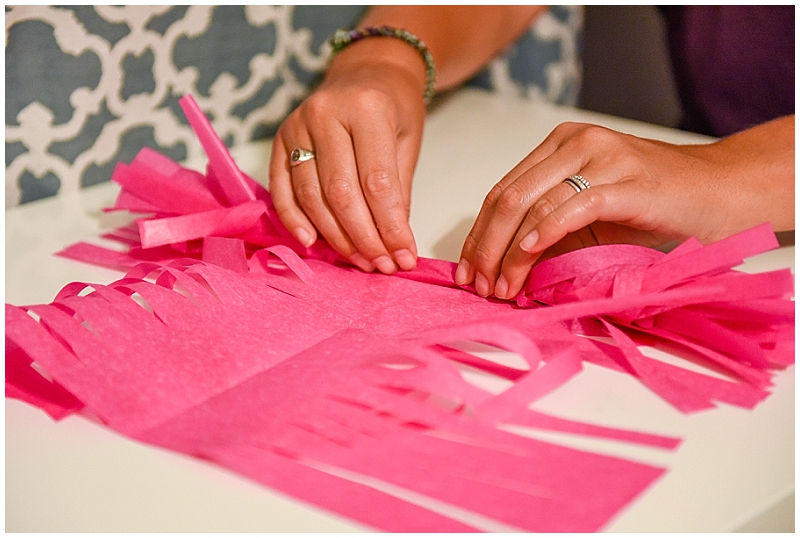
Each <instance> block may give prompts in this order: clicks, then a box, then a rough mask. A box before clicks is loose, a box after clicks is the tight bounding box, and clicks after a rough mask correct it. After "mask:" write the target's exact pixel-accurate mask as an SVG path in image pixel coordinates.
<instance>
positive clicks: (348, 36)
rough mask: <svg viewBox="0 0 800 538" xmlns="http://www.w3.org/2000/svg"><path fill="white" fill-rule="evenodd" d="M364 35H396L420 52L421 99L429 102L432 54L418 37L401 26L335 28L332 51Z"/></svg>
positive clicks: (433, 71)
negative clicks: (422, 71) (421, 62)
mask: <svg viewBox="0 0 800 538" xmlns="http://www.w3.org/2000/svg"><path fill="white" fill-rule="evenodd" d="M366 37H396V38H397V39H402V40H403V41H405V42H406V43H408V44H409V45H411V46H412V47H414V48H415V49H417V51H418V52H419V53H420V55H421V56H422V61H423V62H425V78H426V84H425V93H424V94H423V97H422V98H423V100H424V101H425V104H428V103H430V101H431V98H432V97H433V90H434V85H435V84H436V67H435V66H434V65H433V56H431V53H430V51H429V50H428V47H427V46H425V43H423V42H422V40H421V39H420V38H418V37H417V36H415V35H414V34H412V33H411V32H409V31H408V30H403V29H401V28H392V27H391V26H370V27H367V28H357V29H355V30H350V31H347V30H336V32H335V33H334V34H333V37H332V38H331V40H330V43H331V46H333V53H334V54H337V53H339V52H341V51H342V50H343V49H344V48H345V47H347V46H348V45H350V44H352V43H355V42H356V41H361V40H362V39H364V38H366Z"/></svg>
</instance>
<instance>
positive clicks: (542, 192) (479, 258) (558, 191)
mask: <svg viewBox="0 0 800 538" xmlns="http://www.w3.org/2000/svg"><path fill="white" fill-rule="evenodd" d="M580 158H582V157H581V156H580V155H578V156H576V155H575V154H574V153H571V152H564V151H561V150H558V151H556V152H555V153H553V154H552V155H551V156H550V157H549V158H547V159H545V160H543V161H542V162H540V163H539V165H538V166H536V167H534V168H532V169H530V170H529V171H528V172H526V173H525V174H523V175H521V176H519V177H518V178H517V180H516V181H514V182H513V183H511V184H510V185H508V187H506V188H505V190H503V192H502V193H501V194H500V195H499V196H498V198H497V201H496V202H495V204H494V208H492V210H491V212H490V213H489V218H488V219H487V221H486V223H485V227H484V228H483V229H482V230H480V232H481V235H480V237H477V234H476V235H475V236H473V237H472V238H471V239H473V240H474V241H475V244H474V247H473V249H474V250H473V253H472V259H471V260H470V259H469V258H467V260H468V261H470V263H471V265H472V266H473V267H474V271H475V289H476V291H477V292H478V294H479V295H482V296H485V294H486V293H488V294H490V295H491V294H493V293H495V290H494V287H495V283H496V280H497V278H498V277H499V276H500V268H501V264H502V261H503V258H504V257H505V255H506V252H507V251H508V249H509V248H510V247H511V244H512V241H513V240H514V238H515V237H516V235H517V232H518V230H519V228H520V226H521V225H522V223H523V222H524V220H525V218H526V216H527V215H528V214H529V210H530V209H531V208H535V212H536V213H537V214H541V215H543V214H547V213H549V212H550V211H552V210H553V209H554V208H555V207H557V206H558V205H559V204H560V203H561V202H562V201H563V199H564V198H565V197H566V196H568V195H569V194H570V190H569V189H571V187H569V185H564V184H563V183H562V181H563V178H564V177H565V174H566V173H565V172H564V171H565V170H570V171H572V170H576V169H580V164H578V163H579V161H578V160H577V159H580ZM555 187H558V188H555ZM554 188H555V190H552V193H551V194H550V196H547V193H548V192H550V191H551V189H554ZM572 194H574V191H573V192H572ZM466 245H467V244H466V243H465V246H466ZM467 254H468V253H467ZM505 284H506V282H501V292H502V293H503V294H504V295H505V291H506V290H503V289H502V287H504V286H505Z"/></svg>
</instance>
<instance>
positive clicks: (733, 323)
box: [6, 97, 794, 532]
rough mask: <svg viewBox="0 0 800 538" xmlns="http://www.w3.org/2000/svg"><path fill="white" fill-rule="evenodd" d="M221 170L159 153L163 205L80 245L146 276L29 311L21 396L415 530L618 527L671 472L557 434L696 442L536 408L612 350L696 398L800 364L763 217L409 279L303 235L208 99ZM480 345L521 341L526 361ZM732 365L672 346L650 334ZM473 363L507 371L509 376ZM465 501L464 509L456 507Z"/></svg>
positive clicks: (684, 401) (150, 175)
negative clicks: (532, 261) (497, 387)
mask: <svg viewBox="0 0 800 538" xmlns="http://www.w3.org/2000/svg"><path fill="white" fill-rule="evenodd" d="M181 105H182V106H183V108H184V112H185V113H186V115H187V117H188V119H189V122H190V124H191V125H192V127H193V129H194V130H195V132H196V133H197V136H198V137H199V139H200V141H201V143H202V145H203V147H204V149H205V151H206V154H207V155H208V158H209V164H208V168H207V170H206V173H205V174H201V173H198V172H195V171H191V170H188V169H185V168H183V167H181V166H179V165H177V164H176V163H174V162H172V161H171V160H169V159H168V158H167V157H164V156H162V155H160V154H158V153H156V152H154V151H152V150H149V149H143V150H142V151H141V152H140V153H139V154H138V155H137V157H136V158H135V159H134V160H133V162H131V163H130V164H129V165H126V164H118V165H117V168H116V170H115V172H114V175H113V180H114V181H116V182H117V183H118V184H119V185H120V186H121V191H120V194H119V197H118V199H117V201H116V203H115V205H114V207H113V208H110V210H125V211H130V212H133V213H143V214H147V215H148V216H146V217H142V218H139V219H138V220H136V222H135V224H134V225H131V226H127V227H122V228H119V229H117V230H114V231H112V232H111V233H109V234H107V235H106V237H107V238H109V239H113V240H115V241H117V242H118V243H120V244H121V245H123V246H124V247H125V249H124V250H123V251H119V250H110V249H105V248H101V247H98V246H95V245H92V244H89V243H79V244H76V245H72V246H70V247H68V248H66V249H65V250H63V251H62V252H60V253H59V255H61V256H65V257H68V258H73V259H76V260H81V261H84V262H89V263H93V264H98V265H103V266H107V267H112V268H116V269H120V270H124V271H126V274H125V276H124V277H123V278H121V279H120V280H117V281H116V282H113V283H111V284H108V285H96V284H88V283H81V282H76V283H72V284H69V285H67V286H65V287H64V288H63V289H62V290H61V292H60V293H59V294H58V295H57V296H56V298H55V299H54V300H53V302H52V303H50V304H46V305H31V306H24V307H17V306H12V305H6V395H7V396H8V397H12V398H17V399H21V400H24V401H26V402H29V403H30V404H32V405H35V406H37V407H40V408H41V409H43V410H44V411H45V412H47V413H48V414H50V415H51V416H52V417H53V418H55V419H59V418H62V417H64V416H67V415H69V414H73V413H81V414H83V415H84V416H86V417H88V418H91V419H93V420H98V421H100V422H101V423H103V424H104V425H106V426H107V427H109V428H112V429H114V430H116V431H118V432H120V433H122V434H124V435H126V436H128V437H130V438H132V439H136V440H139V441H141V442H144V443H149V444H153V445H157V446H161V447H165V448H168V449H171V450H175V451H178V452H181V453H184V454H188V455H191V456H194V457H197V458H201V459H204V460H207V461H210V462H214V463H216V464H218V465H221V466H223V467H226V468H229V469H231V470H234V471H235V472H238V473H241V474H242V475H244V476H247V477H249V478H251V479H253V480H255V481H257V482H260V483H262V484H264V485H266V486H268V487H271V488H275V489H277V490H280V491H283V492H285V493H287V494H289V495H292V496H294V497H295V498H298V499H301V500H304V501H306V502H309V503H313V504H315V505H317V506H320V507H322V508H325V509H327V510H331V511H333V512H336V513H339V514H341V515H344V516H346V517H349V518H352V519H353V520H356V521H358V522H361V523H362V524H364V525H367V526H369V527H372V528H375V529H379V530H385V531H400V532H419V531H467V532H470V531H477V530H485V529H482V528H481V527H480V525H477V524H476V523H475V520H474V519H469V518H465V517H462V516H461V515H460V514H463V513H464V512H468V513H472V514H478V515H479V516H481V517H482V518H485V520H489V521H494V522H496V523H498V524H501V525H504V526H505V527H506V528H509V529H517V530H524V531H533V532H564V531H571V532H587V531H596V530H600V529H602V528H603V527H604V526H605V525H607V524H608V522H609V521H610V520H611V518H613V517H614V516H615V515H616V514H618V513H619V512H620V510H622V509H623V508H624V507H625V506H626V505H627V504H628V503H630V502H631V501H632V500H633V499H635V498H636V497H637V496H638V495H640V494H641V493H642V492H644V491H645V490H646V489H647V488H648V487H649V486H650V485H652V484H653V483H654V481H656V480H657V479H658V478H659V477H660V476H662V475H663V473H664V472H666V469H664V468H661V467H656V466H652V465H647V464H643V463H640V462H636V461H630V460H627V459H624V458H620V457H611V456H608V455H602V454H597V453H592V452H590V451H585V450H577V449H574V448H569V447H566V446H561V445H559V444H556V443H551V442H543V441H539V440H536V439H533V438H530V437H525V436H522V435H517V434H514V433H511V432H510V431H509V428H508V426H513V425H519V426H525V427H528V428H534V429H538V430H549V431H555V432H565V433H571V434H576V435H581V436H589V437H599V438H604V439H613V440H616V441H619V442H622V443H631V444H641V445H646V446H650V447H653V448H657V449H663V450H676V449H678V446H679V444H680V439H676V438H673V437H670V436H663V435H659V434H656V433H651V432H640V431H630V430H626V429H620V428H615V427H613V426H611V425H601V424H589V423H583V422H579V421H573V420H569V419H565V418H562V417H557V416H553V415H549V414H546V413H543V412H540V411H537V410H536V409H535V405H534V404H535V402H536V401H537V400H538V399H540V398H542V397H544V396H545V395H547V394H549V393H551V392H552V391H554V390H558V388H559V387H560V386H562V385H563V384H564V383H566V382H567V381H569V380H570V379H572V378H573V377H574V376H576V375H580V372H581V370H582V364H583V363H585V362H590V363H593V364H596V365H600V366H602V367H605V368H609V369H612V370H614V371H616V372H619V374H620V375H628V376H632V377H633V378H635V379H636V380H638V382H640V383H642V384H643V385H644V386H646V387H647V388H649V389H650V390H652V391H653V392H654V393H656V394H657V395H658V396H659V397H661V398H663V399H664V400H665V401H666V402H668V403H669V404H670V405H672V406H674V407H675V408H676V409H678V410H680V411H682V412H686V413H691V412H697V411H701V410H706V409H710V408H713V407H714V406H715V405H716V404H717V403H718V402H723V403H725V404H729V405H735V406H740V407H743V408H752V407H754V406H755V405H757V404H758V403H759V402H760V401H762V400H763V399H764V398H766V397H767V396H768V394H769V389H770V387H771V384H772V382H771V379H772V376H773V375H774V373H775V372H776V371H778V370H780V369H783V368H785V367H787V366H788V365H791V364H793V363H794V303H793V301H792V294H793V277H792V275H791V273H790V271H788V270H783V271H774V272H769V273H761V274H747V273H743V272H740V271H736V270H734V269H732V268H733V267H735V266H737V265H738V264H740V263H741V262H742V260H743V259H744V258H746V257H748V256H752V255H754V254H758V253H760V252H764V251H766V250H770V249H772V248H775V247H777V243H776V240H775V236H774V234H773V233H772V232H771V229H770V228H769V226H768V225H763V226H760V227H757V228H754V229H751V230H748V231H746V232H743V233H741V234H739V235H736V236H733V237H730V238H727V239H724V240H722V241H720V242H718V243H715V244H712V245H708V246H703V245H701V244H700V243H699V242H697V241H694V240H690V241H687V242H685V243H684V244H682V245H681V246H679V247H677V248H676V249H674V250H673V251H671V252H670V253H668V254H664V253H661V252H658V251H655V250H651V249H647V248H643V247H637V246H630V245H610V246H600V247H593V248H587V249H583V250H580V251H575V252H572V253H569V254H565V255H563V256H559V257H557V258H553V259H550V260H547V261H545V262H543V263H540V264H539V265H537V266H536V267H534V268H533V270H532V271H531V274H530V277H529V278H528V281H527V285H526V286H525V288H524V289H523V290H522V291H521V292H520V294H519V295H518V296H517V297H516V299H515V300H514V301H498V300H487V299H482V298H480V297H478V296H477V295H475V294H474V293H473V292H474V290H473V289H470V288H465V289H462V288H459V287H457V286H455V285H454V283H453V274H454V270H455V267H454V264H452V263H450V262H446V261H441V260H433V259H424V258H423V259H420V261H419V264H418V267H417V268H416V269H415V270H413V271H410V272H401V273H398V274H397V275H394V276H386V275H381V274H366V273H363V272H361V271H359V270H358V269H356V268H354V267H352V266H350V265H349V264H348V263H347V262H346V260H344V259H342V258H340V257H339V256H338V255H337V254H336V253H335V252H334V251H333V250H332V249H331V248H330V247H329V246H328V245H327V244H326V243H325V242H324V241H318V242H317V243H315V245H313V246H312V247H311V248H304V247H303V246H302V245H300V244H299V243H298V242H297V241H296V240H294V239H293V238H292V236H291V235H290V234H289V233H288V232H287V231H286V230H285V229H284V228H283V226H282V225H281V224H280V221H279V220H278V218H277V216H276V213H275V210H274V207H273V205H272V202H271V200H270V196H269V193H268V192H267V191H266V190H265V189H263V188H262V187H261V186H260V185H259V184H258V183H256V182H255V181H254V180H253V179H251V178H250V177H248V176H247V175H245V174H243V173H242V172H241V171H240V170H239V169H238V167H237V166H236V164H235V163H234V162H233V160H232V159H231V157H230V154H229V153H228V151H227V149H226V148H225V146H224V144H223V143H222V142H221V141H220V139H219V138H218V137H217V136H216V134H215V133H214V131H213V130H212V128H211V126H210V124H209V122H208V120H207V119H206V118H205V116H204V115H203V113H202V112H201V111H200V109H199V107H198V106H197V104H196V103H195V101H194V100H193V99H192V98H191V97H184V98H183V99H182V100H181ZM464 342H476V343H480V344H484V345H488V346H492V347H494V348H499V349H501V350H506V351H510V352H513V353H515V354H517V355H518V356H520V357H522V358H523V359H524V362H525V366H524V367H520V368H513V367H509V366H504V365H501V364H498V363H496V362H494V361H491V360H488V359H485V358H482V357H481V356H480V354H479V353H474V352H471V351H469V349H470V348H469V346H466V349H465V346H464V345H463V343H464ZM643 344H646V345H650V346H656V347H659V346H660V347H663V348H664V349H668V350H669V351H670V352H671V353H673V354H677V355H679V356H681V357H683V359H684V360H686V361H687V362H688V361H692V362H695V363H698V364H701V365H703V366H704V367H706V368H710V369H712V370H714V371H716V372H719V373H722V374H724V376H710V375H706V374H702V373H698V372H697V371H694V370H691V369H688V368H682V367H679V366H674V365H670V364H666V363H664V362H661V361H658V360H655V359H652V358H649V357H647V356H645V355H644V354H642V352H641V351H640V350H639V347H638V346H640V345H643ZM465 370H469V371H471V372H479V373H481V374H483V375H485V376H488V377H493V378H499V379H502V380H505V381H506V382H507V383H509V384H510V388H508V389H506V390H504V391H502V392H500V393H499V394H498V393H495V392H490V391H488V390H487V389H485V388H480V387H478V386H476V385H475V384H473V383H470V382H468V381H467V379H466V377H465V376H464V375H463V372H464V371H465ZM443 507H444V508H443Z"/></svg>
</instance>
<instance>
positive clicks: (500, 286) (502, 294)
mask: <svg viewBox="0 0 800 538" xmlns="http://www.w3.org/2000/svg"><path fill="white" fill-rule="evenodd" d="M507 293H508V280H506V277H504V276H503V275H500V278H498V279H497V282H496V283H495V285H494V296H495V297H497V298H498V299H506V294H507Z"/></svg>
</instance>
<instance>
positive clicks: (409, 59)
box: [269, 37, 425, 274]
mask: <svg viewBox="0 0 800 538" xmlns="http://www.w3.org/2000/svg"><path fill="white" fill-rule="evenodd" d="M420 77H422V78H420ZM423 88H424V70H423V68H422V62H421V59H420V58H419V54H418V53H417V51H415V50H414V49H413V48H411V47H409V46H408V44H406V43H403V42H401V41H399V40H396V39H393V38H384V37H381V38H369V39H365V40H363V41H360V42H357V43H353V44H351V45H350V46H349V47H347V48H346V49H345V50H343V51H342V52H341V53H339V54H338V55H337V56H336V58H335V59H334V60H333V62H332V63H331V66H330V67H329V69H328V72H327V74H326V76H325V80H324V81H323V83H322V84H321V85H320V87H319V88H318V89H317V90H316V91H315V92H314V93H313V94H312V95H311V96H310V97H308V98H307V99H306V100H305V101H304V102H303V103H302V104H301V105H300V106H299V107H298V108H297V109H296V110H295V111H294V112H292V114H291V115H289V117H288V118H287V119H286V120H285V121H284V122H283V124H282V125H281V126H280V128H279V129H278V132H277V134H276V136H275V139H274V142H273V147H272V155H271V158H270V167H269V190H270V192H271V194H272V200H273V202H274V204H275V208H276V210H277V212H278V216H279V217H280V219H281V222H283V224H284V226H286V228H287V229H288V230H289V231H290V232H291V233H292V234H293V235H294V237H295V238H297V240H298V241H300V243H302V244H303V245H305V246H311V245H312V244H313V243H314V242H315V241H316V240H317V234H318V233H319V234H321V235H322V236H323V237H324V238H325V240H326V241H327V242H328V243H329V244H330V245H331V247H333V248H334V249H335V250H336V251H337V252H339V253H340V254H341V255H342V256H344V257H345V258H347V259H348V260H350V261H351V262H352V263H353V264H355V265H356V266H358V267H360V268H361V269H363V270H364V271H372V270H373V269H374V268H377V269H378V270H380V271H381V272H383V273H386V274H392V273H394V272H396V271H397V269H398V266H399V268H400V269H404V270H410V269H413V268H414V267H415V265H416V260H417V248H416V244H415V241H414V235H413V233H412V231H411V227H410V226H409V223H408V218H409V210H410V201H411V182H412V177H413V173H414V168H415V166H416V162H417V158H418V156H419V151H420V145H421V141H422V130H423V125H424V121H425V105H424V103H423V99H422V89H423ZM295 148H305V149H310V150H312V151H314V153H315V155H316V158H315V159H312V160H309V161H306V162H302V163H299V164H297V165H296V166H290V164H289V155H290V154H291V152H292V150H293V149H295Z"/></svg>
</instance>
